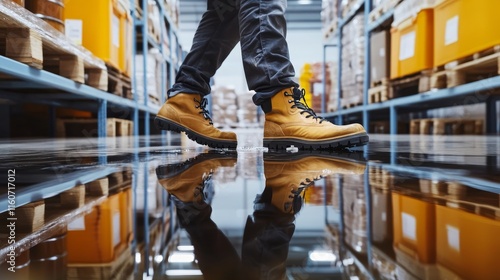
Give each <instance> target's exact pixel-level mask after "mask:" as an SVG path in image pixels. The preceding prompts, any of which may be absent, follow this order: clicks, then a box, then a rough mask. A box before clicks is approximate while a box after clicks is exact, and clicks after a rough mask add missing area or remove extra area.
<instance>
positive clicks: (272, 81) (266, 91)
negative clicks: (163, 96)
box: [169, 0, 298, 105]
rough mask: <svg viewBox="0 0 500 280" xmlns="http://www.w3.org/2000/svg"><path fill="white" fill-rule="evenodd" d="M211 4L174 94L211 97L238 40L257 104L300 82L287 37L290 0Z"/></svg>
mask: <svg viewBox="0 0 500 280" xmlns="http://www.w3.org/2000/svg"><path fill="white" fill-rule="evenodd" d="M207 6H208V7H207V11H206V12H205V13H204V14H203V17H202V19H201V22H200V25H199V26H198V29H197V30H196V33H195V35H194V39H193V46H192V47H191V50H190V52H189V53H188V55H187V56H186V58H185V59H184V62H183V64H182V65H181V67H180V69H179V73H178V74H177V77H176V79H175V80H176V83H175V84H174V85H173V87H172V88H171V89H170V90H169V96H173V95H175V94H177V93H180V92H184V93H198V94H201V95H203V96H205V95H208V94H209V93H210V91H211V89H210V78H211V77H212V76H213V75H214V74H215V71H216V70H217V69H219V67H220V66H221V64H222V62H223V61H224V60H225V59H226V58H227V56H228V55H229V53H230V52H231V50H232V49H233V48H234V46H236V44H237V43H238V41H239V42H241V52H242V56H243V68H244V70H245V76H246V80H247V84H248V88H249V89H250V90H254V91H255V92H256V94H255V95H254V96H253V101H254V103H255V104H256V105H260V104H261V103H262V102H263V101H264V100H266V99H268V98H271V97H272V96H273V95H275V94H276V93H277V92H279V91H280V90H282V89H284V88H287V87H297V86H298V85H297V84H296V83H295V82H294V81H293V77H294V76H295V71H294V69H293V66H292V64H291V62H290V59H289V54H288V45H287V43H286V39H285V36H286V21H285V16H284V13H285V8H286V0H208V1H207Z"/></svg>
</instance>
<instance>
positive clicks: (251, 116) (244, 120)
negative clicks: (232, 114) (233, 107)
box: [236, 91, 258, 127]
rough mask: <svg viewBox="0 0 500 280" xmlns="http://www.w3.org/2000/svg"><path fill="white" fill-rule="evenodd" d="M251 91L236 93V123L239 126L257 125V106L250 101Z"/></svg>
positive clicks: (252, 93)
mask: <svg viewBox="0 0 500 280" xmlns="http://www.w3.org/2000/svg"><path fill="white" fill-rule="evenodd" d="M254 94H255V93H254V92H253V91H247V92H241V93H239V94H237V95H236V99H237V103H238V110H237V116H238V123H239V125H240V127H255V126H258V121H257V109H258V108H257V107H256V106H255V104H254V103H253V101H252V96H253V95H254Z"/></svg>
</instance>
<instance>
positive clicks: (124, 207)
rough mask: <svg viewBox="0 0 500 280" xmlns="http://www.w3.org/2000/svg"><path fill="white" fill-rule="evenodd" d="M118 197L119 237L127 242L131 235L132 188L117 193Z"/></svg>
mask: <svg viewBox="0 0 500 280" xmlns="http://www.w3.org/2000/svg"><path fill="white" fill-rule="evenodd" d="M118 196H119V199H120V238H121V240H122V242H123V243H125V244H128V243H129V242H130V241H131V240H132V237H133V229H132V205H133V204H132V188H127V189H126V190H124V191H122V192H120V193H118Z"/></svg>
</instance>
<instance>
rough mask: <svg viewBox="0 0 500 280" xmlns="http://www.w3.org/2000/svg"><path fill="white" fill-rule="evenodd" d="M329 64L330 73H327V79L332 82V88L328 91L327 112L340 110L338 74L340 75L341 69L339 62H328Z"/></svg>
mask: <svg viewBox="0 0 500 280" xmlns="http://www.w3.org/2000/svg"><path fill="white" fill-rule="evenodd" d="M328 65H329V67H328V68H329V69H330V72H329V75H327V79H328V81H329V82H330V90H329V91H327V92H328V99H327V107H326V110H327V112H335V111H337V110H338V107H339V106H338V98H339V91H338V88H337V87H338V86H337V85H338V75H339V69H338V62H328Z"/></svg>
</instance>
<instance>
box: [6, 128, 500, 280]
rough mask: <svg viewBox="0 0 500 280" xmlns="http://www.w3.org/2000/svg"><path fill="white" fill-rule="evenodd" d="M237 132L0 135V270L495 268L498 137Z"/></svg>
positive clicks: (61, 273) (483, 271)
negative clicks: (284, 141)
mask: <svg viewBox="0 0 500 280" xmlns="http://www.w3.org/2000/svg"><path fill="white" fill-rule="evenodd" d="M237 132H238V138H239V143H240V144H239V147H238V149H237V150H236V151H227V150H226V151H220V150H210V149H205V148H203V147H200V146H197V145H194V144H193V143H192V142H188V141H184V139H181V138H180V137H179V136H178V135H177V136H176V135H173V134H172V135H170V134H169V135H166V136H163V137H159V136H152V137H151V138H150V139H144V138H141V139H135V140H136V142H135V143H134V139H125V138H123V139H107V141H102V140H101V141H97V140H95V139H69V140H47V141H13V142H2V143H0V151H1V153H0V159H1V160H0V165H1V166H2V180H3V181H4V182H6V183H7V182H11V183H12V184H11V186H15V189H11V191H12V192H11V193H8V188H7V184H4V185H5V186H6V187H4V188H2V190H0V213H2V214H1V215H0V219H1V223H2V225H3V224H6V225H9V223H10V222H11V221H12V219H9V218H12V216H13V215H10V216H9V214H10V211H12V210H13V209H11V208H9V202H10V201H11V199H12V198H14V197H12V196H11V197H9V195H14V196H15V201H16V206H17V207H18V208H16V209H15V210H14V217H17V218H18V219H17V220H15V222H16V229H15V230H14V235H15V238H14V239H15V241H16V242H15V243H14V245H15V248H14V251H15V255H16V257H14V258H13V259H14V260H15V264H14V267H15V269H16V271H17V272H16V273H11V272H10V271H8V268H9V267H11V265H12V263H9V262H8V261H9V260H10V261H11V260H12V258H11V256H10V255H9V254H11V253H10V252H11V249H12V248H10V247H9V246H8V245H9V243H8V242H9V240H10V239H9V237H10V236H12V234H13V233H12V232H13V231H12V230H11V229H8V228H7V227H6V226H2V227H1V228H2V230H0V236H1V239H0V241H1V242H0V248H2V249H0V260H1V261H0V262H3V264H2V265H0V269H1V271H0V275H1V279H460V278H461V279H496V277H498V275H500V265H499V264H500V263H499V261H498V252H499V251H500V239H499V238H498V236H500V159H499V154H500V138H499V137H474V136H459V137H458V136H455V137H453V136H443V137H435V136H411V137H410V136H396V137H395V136H392V137H391V136H387V135H371V136H370V143H369V145H368V146H366V147H363V148H358V149H356V150H351V151H322V152H311V151H307V152H300V151H299V152H297V151H295V149H293V148H292V149H289V150H288V151H281V152H277V151H268V150H266V149H264V148H261V146H262V142H261V141H262V140H261V138H262V133H261V131H260V130H257V129H254V130H240V131H237ZM146 142H149V143H150V145H146V144H145V143H146ZM164 143H170V145H163V144H164ZM8 170H15V172H12V171H8ZM14 173H15V175H12V174H14ZM101 178H107V179H105V180H104V181H106V184H103V183H102V181H103V180H98V179H101ZM79 185H85V187H80V188H78V187H77V188H75V186H79ZM104 185H106V186H105V187H104ZM96 186H97V187H96ZM96 188H97V191H96ZM83 189H84V190H85V191H82V190H83ZM103 189H105V191H103ZM82 193H83V194H82ZM41 201H44V203H41V204H42V205H43V207H40V205H41V204H40V202H41ZM23 205H24V206H23ZM41 208H44V210H41ZM5 261H7V262H5ZM356 277H357V278H356Z"/></svg>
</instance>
